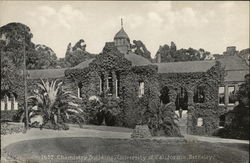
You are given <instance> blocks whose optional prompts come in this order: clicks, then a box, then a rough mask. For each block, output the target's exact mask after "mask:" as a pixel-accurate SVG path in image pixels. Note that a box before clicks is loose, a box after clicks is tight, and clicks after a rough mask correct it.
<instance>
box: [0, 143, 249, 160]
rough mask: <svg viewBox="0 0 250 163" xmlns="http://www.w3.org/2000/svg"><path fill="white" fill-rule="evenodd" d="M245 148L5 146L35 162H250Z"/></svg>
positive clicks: (9, 151)
mask: <svg viewBox="0 0 250 163" xmlns="http://www.w3.org/2000/svg"><path fill="white" fill-rule="evenodd" d="M237 147H238V146H237ZM243 149H244V150H242V147H240V148H234V147H233V146H228V145H225V144H214V143H206V142H199V143H185V142H172V143H169V142H168V141H163V140H149V139H104V138H51V139H40V140H29V141H21V142H18V143H15V144H11V145H9V146H7V147H6V148H4V153H3V154H4V156H7V155H8V156H11V157H12V158H15V159H18V160H22V161H26V162H28V160H29V162H31V163H35V162H39V163H40V162H46V163H47V162H58V163H59V162H60V163H61V162H62V163H63V162H91V163H110V162H115V163H124V162H129V163H137V162H148V163H149V162H150V163H151V162H152V163H165V162H171V163H177V162H178V163H179V162H183V163H189V162H190V163H191V162H192V163H193V162H197V163H217V162H220V163H245V162H249V159H248V157H249V154H248V152H249V150H245V149H246V148H243ZM27 158H28V159H27Z"/></svg>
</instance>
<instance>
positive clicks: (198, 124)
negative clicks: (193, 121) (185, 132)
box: [197, 118, 203, 126]
mask: <svg viewBox="0 0 250 163" xmlns="http://www.w3.org/2000/svg"><path fill="white" fill-rule="evenodd" d="M197 126H203V118H198V119H197Z"/></svg>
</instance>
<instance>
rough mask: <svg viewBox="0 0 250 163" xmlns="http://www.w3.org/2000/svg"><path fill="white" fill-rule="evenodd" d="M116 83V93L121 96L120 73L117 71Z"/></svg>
mask: <svg viewBox="0 0 250 163" xmlns="http://www.w3.org/2000/svg"><path fill="white" fill-rule="evenodd" d="M115 85H116V87H115V88H116V89H115V94H116V97H119V96H120V74H119V73H118V72H116V82H115Z"/></svg>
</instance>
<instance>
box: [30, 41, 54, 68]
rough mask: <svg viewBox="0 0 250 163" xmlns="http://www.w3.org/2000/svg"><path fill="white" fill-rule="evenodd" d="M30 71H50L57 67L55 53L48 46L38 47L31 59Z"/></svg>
mask: <svg viewBox="0 0 250 163" xmlns="http://www.w3.org/2000/svg"><path fill="white" fill-rule="evenodd" d="M28 63H29V65H27V66H28V69H48V68H56V67H57V57H56V54H55V52H54V51H53V50H52V49H51V48H50V47H48V46H46V45H40V44H38V45H36V46H35V53H34V55H33V56H30V57H29V60H28Z"/></svg>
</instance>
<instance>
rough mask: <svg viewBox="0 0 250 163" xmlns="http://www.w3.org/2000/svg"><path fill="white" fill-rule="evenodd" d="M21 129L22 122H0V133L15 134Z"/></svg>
mask: <svg viewBox="0 0 250 163" xmlns="http://www.w3.org/2000/svg"><path fill="white" fill-rule="evenodd" d="M23 131H24V126H23V124H10V123H1V135H8V134H15V133H20V132H23Z"/></svg>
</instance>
